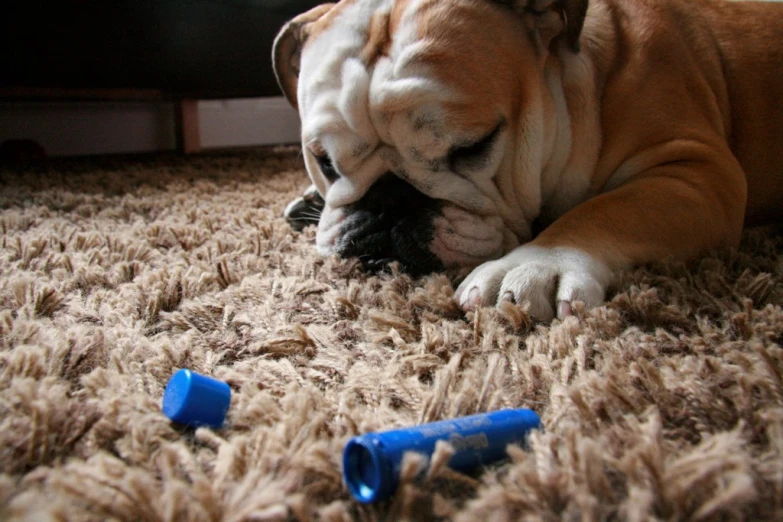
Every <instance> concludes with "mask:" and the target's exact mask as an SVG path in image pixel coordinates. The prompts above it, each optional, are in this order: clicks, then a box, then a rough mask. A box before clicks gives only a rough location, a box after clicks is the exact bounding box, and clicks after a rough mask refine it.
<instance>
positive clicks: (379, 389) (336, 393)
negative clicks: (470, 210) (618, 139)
mask: <svg viewBox="0 0 783 522" xmlns="http://www.w3.org/2000/svg"><path fill="white" fill-rule="evenodd" d="M306 185H307V181H306V177H305V173H304V170H303V166H302V161H301V159H300V157H299V151H298V149H295V148H278V149H272V150H262V151H255V152H242V153H234V154H222V155H211V156H203V157H194V158H190V159H180V158H177V157H175V156H159V157H155V158H147V159H139V158H135V159H133V158H130V159H128V158H126V159H122V160H120V159H102V160H80V161H69V162H53V163H50V164H48V165H46V166H42V167H30V168H26V169H16V170H8V169H6V170H4V171H3V172H2V174H1V175H0V229H1V230H2V245H1V248H0V270H1V273H0V308H1V311H0V519H2V520H16V519H26V520H36V521H37V520H69V521H70V520H73V521H79V520H118V521H119V520H122V521H125V520H127V521H131V520H142V521H147V520H149V521H154V520H173V521H180V520H181V521H219V520H227V521H251V520H253V521H276V520H302V521H307V520H325V521H342V520H402V519H413V520H433V519H442V520H452V519H453V520H460V521H480V522H488V521H502V520H574V521H576V520H607V519H609V520H739V519H746V520H769V519H783V350H782V349H781V344H783V310H782V309H781V306H783V288H782V286H783V285H781V281H783V256H782V251H783V240H782V239H781V238H780V236H779V235H777V234H778V232H776V231H774V230H773V231H770V230H764V231H753V232H749V233H746V235H745V239H744V243H743V245H742V248H741V250H740V251H739V252H721V253H716V254H714V255H713V256H711V257H708V258H706V259H704V260H703V261H701V262H700V263H697V264H693V265H690V266H683V265H674V264H662V265H661V266H656V267H650V268H646V269H640V270H636V271H633V272H630V273H627V274H625V275H623V277H622V278H621V279H620V281H619V282H618V285H617V287H616V288H615V289H614V290H613V292H612V294H611V295H610V296H609V303H608V304H607V305H606V306H604V307H601V308H598V309H595V310H591V311H584V310H577V312H578V317H575V318H570V319H568V320H567V321H565V322H555V323H554V324H552V325H536V324H532V323H531V321H530V320H529V318H528V316H527V315H526V313H525V310H524V308H520V307H515V306H513V305H510V304H507V305H506V306H505V308H503V309H502V310H495V309H484V310H481V311H479V312H478V313H476V314H471V315H468V316H467V317H466V316H464V315H463V314H461V313H460V312H459V310H458V309H457V308H456V307H455V305H454V304H453V302H452V299H451V297H452V285H451V281H450V280H449V278H448V277H447V276H446V275H443V274H441V275H431V276H428V277H425V278H423V279H420V280H412V279H410V278H409V277H408V276H406V275H400V274H399V273H396V272H395V271H394V270H392V272H391V273H387V274H381V275H368V274H365V273H363V271H362V269H361V267H360V266H358V265H357V263H356V262H355V261H351V260H339V259H322V258H320V257H319V256H318V255H317V253H316V251H315V248H314V246H313V238H314V230H313V228H312V227H311V228H309V229H307V230H305V232H304V233H302V234H297V233H295V232H293V231H292V230H291V229H290V228H289V226H288V225H287V224H286V222H285V221H284V219H283V218H282V217H281V213H282V211H283V208H284V206H285V205H286V203H288V201H289V200H291V199H292V198H294V197H296V196H297V195H299V193H300V192H301V190H302V189H304V188H305V186H306ZM179 368H191V369H193V370H194V371H197V372H200V373H204V374H207V375H212V376H214V377H217V378H219V379H222V380H225V381H227V382H228V383H229V384H230V386H231V388H232V390H233V392H234V396H233V402H232V405H231V408H230V411H229V414H228V419H227V424H226V426H225V427H224V428H223V429H221V430H219V431H211V430H208V429H203V428H202V429H198V430H196V431H192V430H189V429H185V428H181V427H177V426H175V425H172V424H171V423H170V422H169V421H168V420H167V419H166V418H165V417H164V416H163V415H162V413H161V411H160V403H161V396H162V393H163V389H164V387H165V385H166V382H167V381H168V379H169V377H170V376H171V375H172V374H173V373H174V372H175V371H176V370H177V369H179ZM504 407H528V408H533V409H535V410H536V411H537V412H539V414H540V415H541V416H542V419H543V423H544V426H545V428H546V429H545V432H542V433H539V434H537V435H536V436H534V437H533V439H532V441H531V447H530V450H529V451H523V450H521V449H518V448H513V447H512V448H511V450H510V460H509V461H507V462H506V463H504V464H502V465H498V466H495V467H492V468H490V469H486V470H484V471H483V472H481V473H476V474H473V475H470V476H468V475H460V474H457V473H455V472H452V471H450V470H449V469H447V468H445V467H443V466H442V464H443V460H444V459H445V458H446V457H447V454H444V453H441V454H438V455H437V456H436V458H435V464H434V466H433V468H432V469H430V471H429V473H428V474H426V475H424V476H418V478H417V477H416V476H415V470H416V465H417V462H416V461H415V459H413V460H410V461H407V467H406V468H405V471H404V476H403V485H402V487H401V489H400V491H399V493H398V495H397V496H396V497H395V498H394V499H393V500H391V501H388V502H386V503H383V504H379V505H373V506H364V505H359V504H357V503H355V502H353V501H352V500H350V498H349V495H348V493H347V490H346V488H345V487H344V486H343V484H342V475H341V469H340V465H341V464H340V462H341V453H342V447H343V445H344V444H345V442H346V441H347V440H348V438H349V437H351V436H352V435H355V434H358V433H361V432H365V431H371V430H382V429H387V428H393V427H399V426H405V425H412V424H417V423H421V422H425V421H431V420H436V419H443V418H448V417H453V416H459V415H466V414H472V413H476V412H482V411H489V410H495V409H499V408H504Z"/></svg>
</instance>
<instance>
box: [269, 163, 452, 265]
mask: <svg viewBox="0 0 783 522" xmlns="http://www.w3.org/2000/svg"><path fill="white" fill-rule="evenodd" d="M323 208H324V201H323V199H322V198H321V196H320V195H319V194H318V192H317V191H316V190H315V188H314V187H311V188H310V189H308V190H307V191H306V192H305V194H304V195H303V196H302V197H300V198H297V199H295V200H294V201H292V202H291V203H290V204H289V205H288V207H287V208H286V210H285V217H286V220H287V221H288V223H289V224H290V225H291V227H292V228H294V229H295V230H302V229H303V228H304V227H305V226H306V225H309V224H315V223H317V222H318V220H319V217H320V215H321V212H322V210H323ZM343 211H344V212H345V219H344V220H343V221H342V223H341V224H340V229H339V231H338V235H337V239H336V241H335V243H334V251H335V252H336V253H337V254H339V255H340V256H341V257H344V258H350V257H356V258H358V259H359V260H360V261H361V262H362V264H363V265H364V267H365V268H367V269H371V270H379V269H384V268H386V266H387V265H388V264H389V263H390V262H392V261H398V262H399V263H400V266H401V268H402V269H403V270H404V271H406V272H408V273H410V274H411V275H420V274H426V273H430V272H434V271H438V270H442V269H443V263H442V262H441V261H440V259H438V257H437V256H436V255H435V254H433V253H432V251H431V250H430V249H429V246H430V243H431V242H432V238H433V234H434V225H433V220H434V219H435V218H436V217H437V216H439V215H441V203H439V202H438V201H436V200H434V199H432V198H430V197H429V196H426V195H424V194H422V193H421V192H419V191H418V190H416V189H415V188H414V187H413V186H411V185H410V184H409V183H406V182H405V181H403V180H401V179H400V178H398V177H397V176H395V175H393V174H387V175H385V176H384V177H382V178H381V179H380V180H378V181H377V182H375V184H374V185H373V186H372V187H371V188H370V190H369V191H368V192H367V194H365V195H364V197H362V199H360V200H359V201H357V202H356V203H353V204H351V205H349V206H347V207H345V208H344V209H343Z"/></svg>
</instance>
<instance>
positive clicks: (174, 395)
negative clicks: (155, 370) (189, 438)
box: [163, 369, 231, 428]
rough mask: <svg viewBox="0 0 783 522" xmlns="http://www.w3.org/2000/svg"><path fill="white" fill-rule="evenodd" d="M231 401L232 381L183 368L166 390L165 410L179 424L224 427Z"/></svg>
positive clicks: (164, 396) (164, 395) (173, 377)
mask: <svg viewBox="0 0 783 522" xmlns="http://www.w3.org/2000/svg"><path fill="white" fill-rule="evenodd" d="M229 404H231V388H229V386H228V384H226V383H225V382H222V381H218V380H216V379H212V378H211V377H206V376H204V375H200V374H198V373H195V372H192V371H190V370H185V369H183V370H179V371H178V372H177V373H175V374H174V375H173V376H172V377H171V379H169V383H168V384H167V385H166V391H164V392H163V413H164V414H165V415H166V417H168V418H169V419H171V420H173V421H174V422H177V423H179V424H185V425H187V426H191V427H198V426H208V427H211V428H220V427H221V426H222V425H223V421H224V420H225V418H226V413H227V412H228V406H229Z"/></svg>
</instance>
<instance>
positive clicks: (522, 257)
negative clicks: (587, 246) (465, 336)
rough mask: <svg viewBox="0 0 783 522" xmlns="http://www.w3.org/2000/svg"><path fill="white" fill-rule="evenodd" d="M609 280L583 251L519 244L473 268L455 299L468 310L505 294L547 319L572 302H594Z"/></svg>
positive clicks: (605, 269)
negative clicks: (527, 305)
mask: <svg viewBox="0 0 783 522" xmlns="http://www.w3.org/2000/svg"><path fill="white" fill-rule="evenodd" d="M611 279H612V271H611V270H610V269H609V267H608V266H606V265H605V264H604V263H603V262H601V261H599V260H597V259H595V258H594V257H593V256H591V255H590V254H588V253H587V252H583V251H580V250H576V249H571V248H542V247H538V246H535V245H523V246H521V247H519V248H517V249H515V250H513V251H511V252H510V253H509V254H507V255H506V256H505V257H502V258H501V259H497V260H495V261H489V262H487V263H484V264H483V265H481V266H479V267H477V268H476V269H475V270H473V272H471V274H470V275H469V276H468V277H467V278H466V279H465V281H463V282H462V284H461V285H460V286H459V288H458V289H457V292H456V294H455V298H456V299H457V301H458V302H459V304H460V306H461V307H462V308H463V309H466V310H469V309H473V308H476V307H477V306H483V305H490V304H494V303H497V302H499V301H500V300H501V299H504V298H509V297H510V298H512V299H513V300H514V301H515V302H517V303H519V304H524V303H528V304H529V305H530V313H531V315H532V316H533V317H535V318H536V319H539V320H541V321H550V320H552V319H553V318H554V317H555V316H556V315H562V314H561V313H558V312H559V311H563V310H568V309H570V303H572V302H573V301H582V302H583V303H584V304H585V305H586V306H587V307H593V306H597V305H599V304H600V303H601V302H603V300H604V296H605V294H606V289H607V287H608V286H609V284H610V282H611ZM560 303H565V304H567V305H569V306H568V307H562V306H559V305H560Z"/></svg>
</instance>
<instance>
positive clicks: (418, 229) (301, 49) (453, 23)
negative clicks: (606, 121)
mask: <svg viewBox="0 0 783 522" xmlns="http://www.w3.org/2000/svg"><path fill="white" fill-rule="evenodd" d="M586 10H587V0H517V1H513V0H506V1H502V0H495V1H493V0H342V1H341V2H339V3H336V4H326V5H322V6H319V7H316V8H315V9H312V10H311V11H309V12H307V13H305V14H303V15H300V16H299V17H297V18H295V19H294V20H292V21H291V22H289V23H288V24H287V25H286V26H285V27H284V28H283V29H282V31H281V32H280V34H279V35H278V37H277V39H276V41H275V46H274V51H273V58H274V64H275V71H276V73H277V76H278V81H279V83H280V85H281V88H282V89H283V92H284V94H285V96H286V98H287V99H288V100H289V101H290V102H291V104H292V105H294V107H296V108H297V109H298V111H299V114H300V117H301V120H302V145H303V154H304V158H305V164H306V166H307V170H308V172H309V174H310V177H311V178H312V181H313V183H314V185H315V186H316V187H317V188H318V191H319V192H320V194H321V196H322V197H323V199H324V201H325V206H324V209H323V212H322V215H321V219H320V222H319V226H318V233H317V245H318V248H319V250H320V251H321V252H322V253H324V254H331V253H338V254H340V255H342V256H345V257H348V256H356V257H359V258H361V259H362V260H363V261H364V262H365V263H368V264H374V263H384V262H386V261H389V260H399V261H400V262H401V264H402V266H403V267H405V268H407V269H408V270H410V271H412V272H428V271H432V270H436V269H439V268H442V267H452V266H474V265H477V264H479V263H481V262H483V261H486V260H488V259H493V258H496V257H498V256H500V255H502V254H504V253H505V252H506V251H508V250H510V249H511V248H513V247H515V246H517V245H518V244H519V243H520V242H524V241H527V240H529V239H530V235H531V231H530V225H531V221H532V219H533V218H534V217H535V214H536V213H537V212H538V209H539V208H540V198H541V196H540V194H541V190H540V175H541V171H542V169H543V168H544V167H545V165H546V162H547V161H548V159H549V155H551V148H552V143H553V142H554V139H555V137H554V134H555V132H556V126H555V125H554V124H553V122H552V119H553V118H554V117H555V111H556V110H557V109H556V107H555V105H556V103H557V101H556V100H554V99H553V97H552V96H551V94H550V93H549V92H548V89H547V79H546V75H545V63H546V57H547V55H548V54H549V53H550V49H553V48H554V46H559V48H568V49H570V51H571V52H575V51H577V50H578V48H579V34H580V31H581V28H582V24H583V22H584V18H585V13H586Z"/></svg>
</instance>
